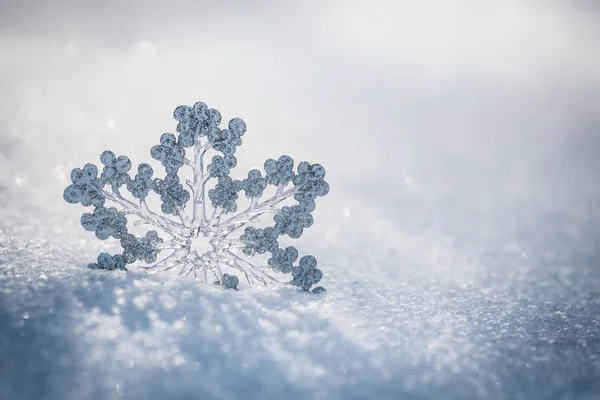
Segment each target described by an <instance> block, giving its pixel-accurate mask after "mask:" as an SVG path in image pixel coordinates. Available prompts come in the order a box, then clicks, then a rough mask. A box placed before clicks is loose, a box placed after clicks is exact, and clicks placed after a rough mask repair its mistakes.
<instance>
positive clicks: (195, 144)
mask: <svg viewBox="0 0 600 400" xmlns="http://www.w3.org/2000/svg"><path fill="white" fill-rule="evenodd" d="M173 116H174V118H175V119H176V120H177V121H178V125H177V132H178V133H179V135H178V136H177V137H176V136H175V135H174V134H172V133H164V134H163V135H162V136H161V138H160V144H158V145H156V146H154V147H152V149H151V151H150V154H151V156H152V158H154V159H155V160H158V161H160V162H161V164H162V165H163V167H164V168H165V171H166V174H165V176H164V178H153V175H154V170H153V169H152V167H151V166H150V165H149V164H140V165H139V166H138V168H137V173H136V175H135V176H134V177H133V178H132V177H131V176H130V174H129V171H130V170H131V167H132V165H131V161H130V160H129V158H128V157H126V156H119V157H116V156H115V154H114V153H113V152H111V151H108V150H107V151H104V152H103V153H102V154H101V155H100V162H101V163H102V164H103V165H104V167H103V170H102V172H101V174H100V175H98V173H99V170H98V167H96V166H95V165H94V164H86V165H85V166H84V167H83V168H81V169H80V168H75V169H74V170H73V171H71V181H72V184H71V185H70V186H69V187H67V188H66V189H65V191H64V195H63V196H64V199H65V200H66V201H67V202H69V203H73V204H75V203H81V204H82V205H84V206H94V210H93V211H92V213H85V214H83V215H82V217H81V225H82V226H83V227H84V229H86V230H88V231H94V232H95V234H96V237H97V238H98V239H101V240H105V239H108V238H110V237H112V238H114V239H117V240H119V241H120V244H121V247H122V248H123V253H122V254H116V255H110V254H107V253H102V254H100V255H99V256H98V260H97V262H96V263H94V264H90V268H97V269H106V270H114V269H121V270H125V269H126V265H127V264H132V263H134V262H143V263H145V264H149V265H147V266H142V267H140V268H142V269H147V270H152V271H168V270H178V271H179V274H183V275H186V276H188V275H193V276H195V277H200V278H203V279H204V281H205V282H210V281H213V278H214V280H215V283H216V284H219V285H222V286H223V287H225V288H228V289H237V287H238V284H239V278H238V277H237V276H236V275H235V273H231V274H230V273H224V272H223V270H224V269H227V270H231V271H237V273H241V274H242V275H243V277H244V278H245V280H246V281H247V282H248V283H254V282H256V281H258V282H261V283H263V284H265V285H266V284H269V283H284V284H289V285H294V286H298V287H300V288H302V289H304V290H309V289H311V287H312V286H313V285H315V284H317V283H319V281H320V280H321V277H322V275H323V274H322V272H321V271H320V270H319V269H317V261H316V259H315V257H313V256H311V255H305V256H303V257H301V258H300V260H299V261H298V264H297V265H294V263H295V262H296V261H297V260H298V256H299V254H298V250H297V249H296V248H295V247H293V246H287V247H285V248H281V247H280V244H279V239H280V237H282V236H288V237H289V238H291V239H297V238H299V237H300V236H301V235H302V233H303V231H304V229H305V228H309V227H310V226H312V224H313V217H312V215H311V213H312V212H313V211H314V210H315V199H316V198H317V197H322V196H325V195H326V194H327V193H328V192H329V184H328V183H327V182H326V181H325V180H324V178H325V169H324V168H323V167H322V166H321V165H319V164H309V163H307V162H301V163H299V164H298V166H297V169H296V171H294V161H293V160H292V158H291V157H289V156H285V155H284V156H281V157H279V159H277V160H273V159H269V160H267V161H266V162H265V164H264V169H265V171H264V175H263V173H262V172H261V171H259V170H257V169H253V170H251V171H250V172H248V175H247V178H245V179H243V180H241V181H240V180H235V179H232V178H231V177H230V176H229V174H230V171H231V169H233V168H234V167H235V166H236V164H237V160H236V158H235V156H234V155H235V151H236V148H237V147H238V146H240V145H241V144H242V136H243V135H244V133H245V132H246V124H245V123H244V121H242V120H241V119H239V118H233V119H232V120H230V121H229V124H228V127H227V128H226V129H221V128H220V127H219V126H220V123H221V114H220V113H219V112H218V111H217V110H215V109H209V108H208V107H207V106H206V105H205V104H204V103H201V102H199V103H196V104H195V105H194V106H193V107H189V106H179V107H177V108H176V109H175V111H174V113H173ZM209 151H213V152H217V153H221V154H217V155H214V156H213V157H212V158H211V159H210V162H208V163H207V162H206V161H207V160H206V159H205V156H206V154H207V152H209ZM188 153H189V154H191V155H193V158H192V157H191V156H189V157H188ZM181 168H189V169H190V170H191V173H192V175H193V178H192V179H189V180H186V181H185V182H182V181H181V178H180V169H181ZM184 184H185V186H184ZM211 186H212V188H210V189H208V188H209V187H211ZM268 186H273V189H274V192H275V193H274V194H273V195H272V196H267V198H266V199H264V200H263V199H262V197H263V196H264V194H265V193H264V192H265V190H266V189H267V187H268ZM186 187H187V188H186ZM123 188H125V189H126V190H124V189H123ZM127 192H128V193H127ZM152 192H154V193H156V194H157V195H158V196H159V197H160V203H161V205H160V209H161V212H162V214H164V215H161V214H159V213H156V212H154V211H152V210H151V209H150V207H149V206H148V203H147V202H146V198H147V197H148V195H149V194H150V193H152ZM241 192H244V195H245V198H246V199H247V202H249V205H248V207H247V208H246V209H244V210H243V211H238V200H240V196H239V194H240V193H241ZM287 199H293V200H295V201H296V202H297V204H295V205H291V206H281V207H280V206H279V204H280V203H282V202H283V201H285V200H287ZM107 201H108V202H110V203H112V204H111V205H114V207H109V208H107V207H105V203H106V202H107ZM266 214H273V216H274V217H273V220H274V225H273V226H267V227H255V226H252V224H255V223H258V222H259V218H260V217H261V216H264V215H266ZM127 215H131V216H135V217H137V218H139V219H138V220H137V221H136V222H135V223H134V225H136V226H138V225H146V224H149V225H152V226H154V227H155V228H156V229H157V230H158V231H160V232H162V233H164V236H168V237H167V238H163V237H161V236H160V235H159V233H158V232H157V231H156V230H150V231H148V232H147V233H146V234H145V236H135V235H133V234H132V233H130V232H129V231H128V229H127V223H128V220H127ZM171 216H173V217H175V218H176V219H174V218H172V217H171ZM242 228H244V230H243V233H241V235H238V237H237V238H235V237H232V236H233V235H234V234H239V233H240V230H241V229H242ZM202 239H205V241H204V242H203V243H204V246H201V245H200V246H199V243H198V242H199V241H201V240H202ZM200 244H201V243H200ZM161 252H166V253H168V255H167V256H165V257H163V258H162V259H161V260H160V261H158V262H157V260H158V255H159V253H161ZM267 253H268V254H270V255H271V257H270V258H269V259H268V260H267V262H266V265H262V264H257V263H253V262H252V261H251V260H252V259H253V257H254V256H255V255H256V254H259V255H261V254H267ZM263 264H264V263H263ZM273 274H278V275H279V274H291V275H292V279H291V280H289V281H281V280H279V279H277V278H276V277H275V276H273ZM323 291H325V289H324V288H322V287H317V288H314V289H313V292H315V293H321V292H323Z"/></svg>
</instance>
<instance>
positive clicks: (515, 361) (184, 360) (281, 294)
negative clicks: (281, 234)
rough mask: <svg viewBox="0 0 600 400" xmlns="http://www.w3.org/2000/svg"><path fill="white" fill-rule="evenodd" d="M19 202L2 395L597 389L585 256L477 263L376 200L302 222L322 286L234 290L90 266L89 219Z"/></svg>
mask: <svg viewBox="0 0 600 400" xmlns="http://www.w3.org/2000/svg"><path fill="white" fill-rule="evenodd" d="M22 207H24V206H22V205H21V206H17V205H13V206H11V207H10V208H7V209H5V210H4V212H3V215H2V219H1V221H2V223H1V231H0V232H1V240H0V265H1V268H0V304H1V308H0V318H1V324H0V354H1V355H2V363H1V364H0V366H1V367H0V398H6V399H17V398H19V399H20V398H24V399H28V398H31V399H33V398H35V399H59V398H60V399H62V398H86V399H88V398H90V399H105V398H107V399H111V398H115V399H117V398H136V399H137V398H140V399H141V398H143V399H164V398H203V399H204V398H219V399H233V398H249V399H251V398H257V399H258V398H261V399H262V398H283V397H287V398H300V397H308V398H315V399H331V398H344V399H346V398H356V399H360V398H380V399H387V398H389V399H396V398H402V397H408V398H432V399H435V398H457V399H458V398H487V399H504V398H506V399H508V398H539V399H547V398H557V399H562V398H590V399H592V398H598V394H599V393H600V384H599V382H600V381H599V380H598V379H597V378H598V376H599V375H598V372H599V371H600V353H599V351H598V350H600V343H599V342H598V336H597V335H598V332H599V326H598V325H599V323H600V322H599V318H598V310H600V299H599V297H598V287H600V286H599V284H600V274H599V273H598V269H597V264H594V265H592V264H589V265H583V264H582V265H579V266H578V268H577V269H575V268H568V267H564V266H559V265H556V266H552V265H551V264H546V265H539V266H531V265H528V264H526V262H525V261H524V259H523V258H522V257H521V261H520V263H518V262H517V261H511V263H495V262H493V258H490V262H489V263H487V264H482V263H481V260H483V258H482V257H481V256H480V258H479V259H478V260H476V259H472V258H471V259H469V258H468V257H464V255H463V254H461V253H460V252H458V251H457V250H456V244H454V243H452V240H450V239H449V238H447V237H442V236H438V237H436V236H434V235H427V236H423V235H409V234H405V233H402V232H399V231H398V230H396V231H394V230H393V226H392V225H391V224H390V223H389V221H386V220H385V219H379V220H377V219H376V213H375V211H371V213H370V214H369V213H368V212H367V213H365V214H363V215H362V216H357V215H353V216H352V217H349V218H339V221H338V222H337V223H336V222H333V221H327V222H326V223H325V224H322V225H320V226H321V229H318V228H317V227H315V228H314V230H313V231H312V232H310V233H311V235H308V233H307V236H312V237H314V239H313V241H312V243H311V244H310V245H311V246H313V248H314V249H315V253H317V254H319V257H318V258H319V259H320V260H326V262H323V264H320V267H321V268H322V269H323V271H324V272H325V278H324V284H325V285H326V287H327V289H328V293H327V294H325V295H311V294H307V293H303V292H301V291H299V290H293V289H290V288H279V289H277V290H272V289H270V288H264V287H254V288H248V287H246V288H245V289H244V290H240V291H231V290H223V289H221V288H219V287H212V286H209V285H204V284H200V283H197V282H196V281H194V280H193V279H184V278H180V277H173V276H165V275H160V274H156V275H150V274H146V273H143V272H137V271H135V270H131V271H129V272H127V273H123V272H116V271H114V272H103V271H92V270H89V269H87V268H86V265H87V263H88V262H89V260H90V257H91V256H92V255H93V254H94V250H93V249H90V247H93V246H90V243H91V241H88V240H83V239H79V238H83V237H85V236H84V235H85V234H87V232H83V234H82V233H81V232H78V231H79V229H78V228H77V226H76V224H71V223H64V222H63V223H61V222H60V221H66V220H67V218H68V216H67V215H57V214H56V213H52V212H47V211H46V210H44V211H41V210H37V211H36V210H35V209H29V212H30V213H32V212H36V213H37V217H30V218H29V219H27V220H25V221H21V220H20V217H19V216H18V215H17V214H16V213H15V211H23V210H22ZM27 207H31V206H27ZM342 212H344V211H343V210H342ZM71 219H73V218H71ZM74 219H77V218H74ZM366 221H371V222H372V223H371V224H370V225H368V224H367V225H362V226H365V227H367V229H365V230H364V231H363V232H361V231H359V230H357V229H355V228H353V227H355V226H361V224H364V223H365V222H366ZM355 224H358V225H355ZM56 229H60V230H63V234H62V235H60V236H57V235H55V234H52V232H53V231H55V230H56ZM64 230H67V231H68V232H64ZM383 232H387V234H384V233H383ZM515 258H518V257H517V256H515ZM504 261H506V260H504ZM586 396H587V397H586Z"/></svg>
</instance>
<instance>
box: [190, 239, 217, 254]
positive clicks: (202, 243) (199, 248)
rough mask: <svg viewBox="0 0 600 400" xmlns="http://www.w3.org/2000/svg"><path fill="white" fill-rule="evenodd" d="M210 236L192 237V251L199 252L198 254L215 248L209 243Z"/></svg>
mask: <svg viewBox="0 0 600 400" xmlns="http://www.w3.org/2000/svg"><path fill="white" fill-rule="evenodd" d="M209 240H210V238H209V237H206V236H204V235H200V236H198V237H192V238H191V244H190V251H191V252H194V251H195V252H197V253H198V256H202V254H204V253H207V252H209V251H212V250H214V248H213V246H212V245H211V244H210V243H209Z"/></svg>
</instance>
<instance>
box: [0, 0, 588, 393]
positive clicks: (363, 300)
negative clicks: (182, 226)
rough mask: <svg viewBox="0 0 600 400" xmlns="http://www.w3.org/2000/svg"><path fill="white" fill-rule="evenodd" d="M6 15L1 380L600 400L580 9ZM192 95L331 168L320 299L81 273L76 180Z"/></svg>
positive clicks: (260, 148)
mask: <svg viewBox="0 0 600 400" xmlns="http://www.w3.org/2000/svg"><path fill="white" fill-rule="evenodd" d="M0 8H1V12H0V93H1V95H0V398H9V399H12V398H15V399H19V398H24V399H29V398H32V399H33V398H35V399H39V398H48V399H55V398H56V399H59V398H60V399H62V398H69V399H70V398H97V399H104V398H121V397H123V398H142V399H148V398H157V399H164V398H173V399H175V398H190V399H192V398H203V399H204V398H281V397H282V396H287V397H289V398H296V397H300V396H305V397H308V398H327V399H331V398H345V399H348V398H357V399H358V398H380V399H386V398H390V399H397V398H419V399H420V398H432V399H439V398H457V399H459V398H482V399H483V398H485V399H515V398H531V399H533V398H539V399H548V398H553V399H554V398H556V399H563V398H564V399H567V398H569V399H570V398H590V399H593V398H600V386H599V384H598V381H600V358H599V352H600V342H599V340H600V339H599V338H598V335H599V332H600V327H599V317H598V314H599V312H600V298H599V296H600V289H599V285H600V262H599V261H598V256H599V254H598V253H599V252H598V246H599V245H600V236H598V230H599V229H598V227H599V225H598V224H599V222H600V213H599V211H600V210H599V206H598V205H599V204H600V203H599V201H600V157H599V155H600V8H599V7H598V5H597V4H596V3H595V2H592V1H583V0H582V1H553V0H551V1H533V0H521V1H518V0H506V1H491V0H490V1H487V0H480V1H475V0H452V1H442V0H427V1H420V2H411V1H383V0H380V1H369V2H366V1H303V2H278V1H230V2H203V1H175V2H158V1H144V2H142V1H128V2H118V1H105V2H77V1H54V2H44V1H19V2H13V1H3V2H0ZM196 101H204V102H206V103H207V104H208V105H209V106H211V107H214V108H217V109H219V110H220V111H221V113H222V114H223V117H224V119H225V120H228V119H229V118H231V117H234V116H238V117H241V118H243V119H244V120H245V121H246V123H247V125H248V132H247V134H246V135H244V137H243V146H242V147H241V148H240V150H239V152H238V157H237V158H238V167H237V168H236V170H235V171H234V175H235V176H237V177H241V176H242V175H243V174H245V172H246V171H247V170H248V169H250V168H253V167H258V166H261V165H262V163H263V162H264V160H265V159H267V158H271V157H278V156H279V155H281V154H289V155H290V156H292V157H293V158H294V159H296V160H308V161H311V162H319V163H321V164H323V165H324V166H325V168H326V169H327V179H328V181H329V183H330V185H331V193H330V194H329V195H328V196H327V197H325V198H323V199H320V200H321V201H320V202H318V204H317V210H316V212H315V220H316V223H315V225H314V226H313V227H312V228H311V229H309V230H307V231H306V233H305V234H304V236H303V238H302V240H301V246H302V250H303V251H304V252H312V253H314V254H315V256H316V257H317V259H318V260H319V265H320V267H321V269H322V270H323V272H324V279H323V282H322V283H323V285H324V286H326V287H327V288H328V290H329V292H328V294H327V295H326V296H324V297H315V296H313V297H311V296H304V295H303V294H302V293H296V292H294V291H288V290H278V291H275V292H272V291H267V290H264V289H260V288H257V289H253V290H246V291H244V292H236V293H230V292H223V291H221V290H218V289H215V288H210V287H206V286H203V285H201V284H197V283H195V282H194V281H189V280H178V279H172V278H164V277H160V276H147V275H144V274H143V273H139V272H137V271H135V270H133V271H131V272H128V273H127V274H126V275H125V274H122V273H97V272H92V271H88V270H87V269H86V268H85V266H86V265H87V263H88V262H89V261H92V260H93V259H94V257H95V255H96V254H97V253H98V251H100V250H102V249H115V247H114V246H115V244H114V243H112V244H111V243H102V242H99V241H97V240H95V238H94V237H93V235H90V233H89V232H85V231H84V230H83V229H82V228H81V227H80V226H79V216H80V214H81V213H82V212H83V211H84V209H83V208H81V207H77V206H73V205H68V204H66V203H64V201H63V200H62V191H63V189H64V187H65V186H66V185H67V184H68V176H69V172H70V170H71V169H72V168H74V167H78V166H81V165H83V164H85V163H86V162H94V163H98V156H99V154H100V153H101V152H102V151H103V150H105V149H111V150H113V151H114V152H115V153H117V154H126V155H128V156H130V157H131V158H132V161H133V162H134V164H137V163H141V162H147V161H148V160H150V155H149V149H150V147H152V145H154V144H156V143H157V142H158V138H159V137H160V134H161V133H163V132H169V131H170V132H173V131H174V129H175V121H174V120H173V119H172V110H173V109H174V108H175V106H177V105H179V104H190V105H191V104H193V103H194V102H196ZM111 246H112V247H111Z"/></svg>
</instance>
